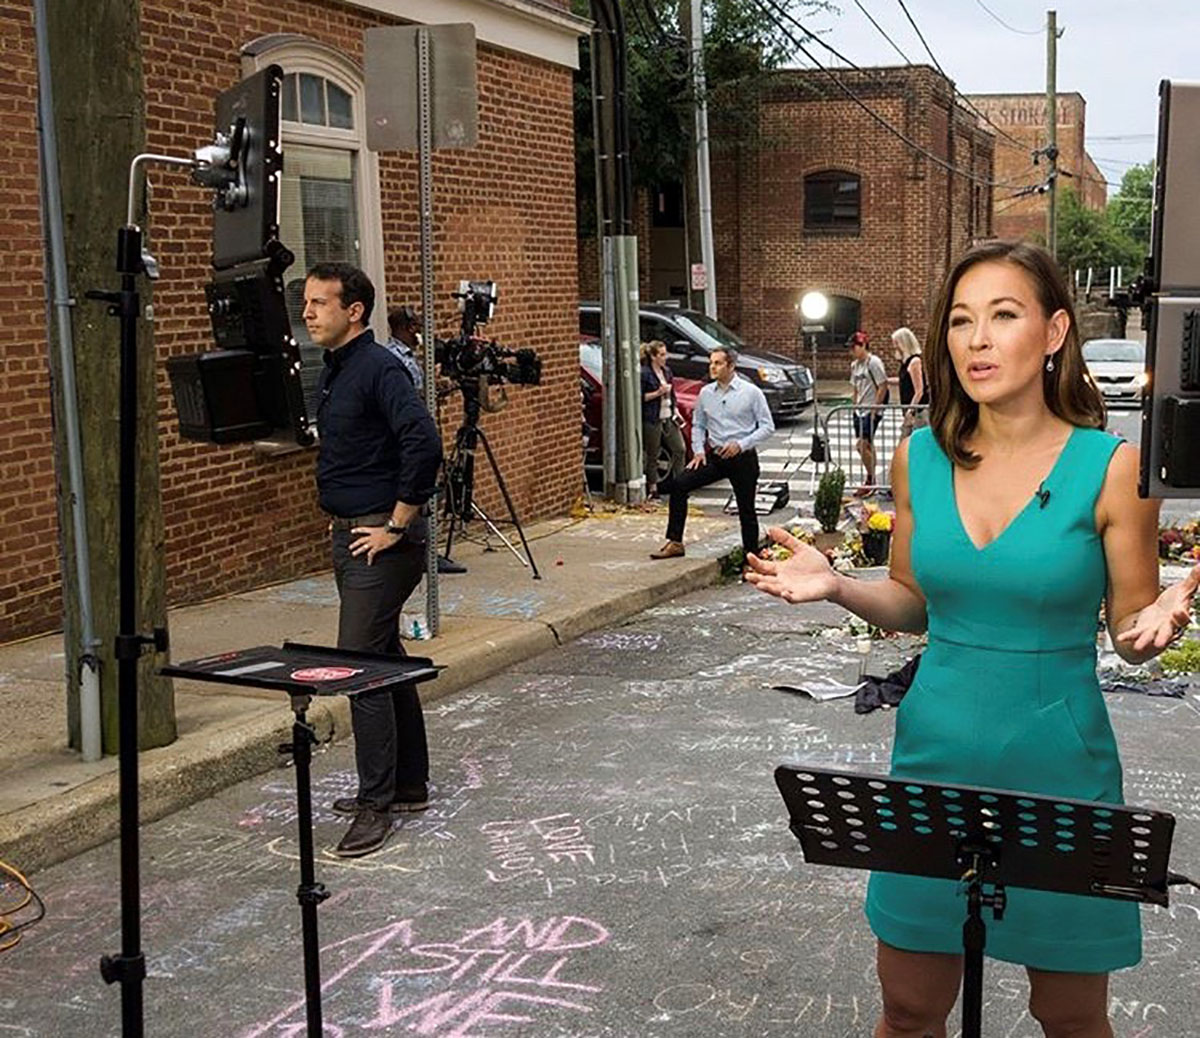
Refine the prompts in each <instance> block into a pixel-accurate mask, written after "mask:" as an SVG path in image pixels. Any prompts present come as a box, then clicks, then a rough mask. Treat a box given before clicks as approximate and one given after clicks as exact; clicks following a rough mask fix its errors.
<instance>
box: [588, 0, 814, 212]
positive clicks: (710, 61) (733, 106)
mask: <svg viewBox="0 0 1200 1038" xmlns="http://www.w3.org/2000/svg"><path fill="white" fill-rule="evenodd" d="M572 6H573V9H574V11H575V13H576V14H579V15H582V16H583V17H590V15H591V4H590V2H589V0H572ZM688 6H689V3H688V0H622V3H621V10H622V13H623V15H624V19H625V35H626V42H627V48H628V55H627V72H626V103H627V110H628V114H629V137H630V144H631V155H630V161H631V164H632V171H633V182H634V185H635V187H653V186H655V185H657V184H662V183H665V182H670V181H680V180H682V179H683V177H684V174H685V172H686V169H687V158H688V149H689V147H690V142H691V133H692V118H693V111H694V107H695V90H694V84H693V81H692V79H691V76H690V74H689V71H688V64H689V61H688V42H687V39H686V33H685V31H684V25H683V24H682V22H681V18H680V13H681V9H682V10H683V11H685V12H686V10H687V8H688ZM766 6H767V7H773V8H775V9H776V10H777V11H783V12H786V14H788V15H790V16H792V17H794V18H797V19H799V18H801V17H803V16H805V15H807V14H811V13H813V12H816V11H824V10H830V9H832V8H831V5H830V4H829V3H827V2H826V0H772V3H771V4H768V5H766ZM704 24H705V46H704V67H705V74H706V79H707V92H708V97H707V101H708V105H709V120H710V122H712V123H715V124H718V125H720V126H721V127H722V132H721V133H720V134H719V135H714V137H713V138H712V147H713V150H714V151H719V150H720V149H722V148H732V147H736V146H738V145H740V144H744V143H746V142H747V141H748V140H750V139H751V138H752V136H753V134H754V132H755V129H756V127H757V119H756V118H751V116H752V115H753V109H754V105H755V102H756V100H757V98H758V96H759V93H760V92H761V90H762V88H763V86H764V85H765V83H766V80H767V76H766V74H767V73H768V72H769V71H770V70H772V69H775V68H778V67H780V66H781V65H783V64H784V63H785V62H787V61H788V60H789V59H790V58H791V57H792V55H793V54H794V53H795V46H794V44H793V43H792V39H791V37H792V36H796V37H797V38H800V39H803V34H802V32H801V30H800V29H799V28H797V26H796V25H795V23H793V22H789V21H787V20H786V19H785V18H784V17H783V16H782V15H779V14H776V13H774V12H773V13H771V14H767V13H766V12H765V11H764V8H763V7H761V6H759V5H758V4H756V3H750V2H747V0H704ZM589 42H590V41H589V40H587V39H585V40H584V41H583V42H582V44H581V52H580V67H579V71H578V72H577V73H576V75H575V165H576V178H575V182H576V194H577V198H578V202H579V207H578V208H579V234H580V235H582V236H589V235H591V234H594V233H595V194H596V170H595V145H594V141H593V138H592V83H591V56H590V53H589ZM726 127H728V128H730V129H729V130H728V131H727V130H726V129H725V128H726Z"/></svg>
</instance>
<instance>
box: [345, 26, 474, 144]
mask: <svg viewBox="0 0 1200 1038" xmlns="http://www.w3.org/2000/svg"><path fill="white" fill-rule="evenodd" d="M421 32H424V33H427V34H428V39H429V56H430V61H429V64H430V99H429V102H430V117H431V119H430V121H431V129H432V131H433V146H434V148H473V147H474V146H475V144H476V142H477V140H478V137H479V125H478V100H477V90H476V77H475V26H473V25H470V24H466V25H427V26H418V25H395V26H383V27H380V28H374V29H367V30H366V33H365V34H364V38H365V45H364V55H363V65H364V68H363V72H364V78H365V81H366V88H367V147H368V148H369V149H370V150H371V151H417V150H418V144H419V115H420V110H419V105H420V91H419V89H418V83H417V60H418V56H417V47H418V34H419V33H421Z"/></svg>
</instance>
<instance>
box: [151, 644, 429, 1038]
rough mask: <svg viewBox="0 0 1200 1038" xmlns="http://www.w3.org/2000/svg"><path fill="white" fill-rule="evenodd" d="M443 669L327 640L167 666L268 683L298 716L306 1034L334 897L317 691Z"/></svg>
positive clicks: (293, 745)
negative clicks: (321, 935) (322, 877)
mask: <svg viewBox="0 0 1200 1038" xmlns="http://www.w3.org/2000/svg"><path fill="white" fill-rule="evenodd" d="M439 670H440V668H439V667H437V666H436V665H435V664H434V663H433V661H432V660H430V659H428V658H426V657H423V656H391V655H387V654H385V653H374V652H354V651H350V650H348V649H334V648H329V647H328V646H322V645H305V644H302V643H300V642H284V643H283V646H282V647H281V648H275V647H274V646H270V645H259V646H255V647H254V648H252V649H242V650H239V651H235V652H225V653H220V654H218V655H216V656H206V657H204V658H202V659H197V660H187V661H185V662H183V663H177V664H172V665H170V666H166V667H163V668H162V673H163V674H169V675H172V676H174V677H180V678H191V679H192V680H193V681H210V682H215V683H217V684H222V685H242V686H245V687H249V688H266V689H273V690H275V691H278V692H283V693H285V694H286V695H287V696H288V697H289V698H290V701H291V707H292V711H293V713H294V714H295V720H294V722H293V724H292V741H291V742H290V743H284V744H282V745H281V746H280V747H279V749H280V751H281V752H284V753H291V754H292V759H293V762H294V763H295V766H296V814H297V826H298V836H299V851H300V854H299V857H300V885H299V886H298V887H297V889H296V900H297V901H298V902H299V904H300V923H301V933H302V936H303V941H304V995H305V1011H306V1017H307V1034H308V1035H309V1036H310V1038H320V1035H321V1034H322V1033H323V1032H322V1022H321V964H320V963H321V960H320V954H321V953H320V944H319V942H318V937H317V907H318V906H319V905H320V904H321V902H322V901H324V900H325V899H326V898H327V897H329V892H328V891H327V890H326V889H325V885H324V884H322V883H318V882H317V881H316V874H315V871H316V870H315V863H314V851H313V834H312V828H313V825H312V777H311V767H310V766H311V762H312V745H313V743H315V742H316V741H317V739H316V735H315V733H314V732H313V730H312V727H311V726H310V725H309V724H308V720H307V717H306V712H307V710H308V707H309V704H310V702H311V700H312V697H313V696H354V695H365V694H368V693H373V694H378V693H382V692H389V691H391V690H392V689H393V688H395V687H396V686H398V685H404V684H409V683H415V682H421V681H429V680H431V679H432V678H435V677H437V675H438V671H439Z"/></svg>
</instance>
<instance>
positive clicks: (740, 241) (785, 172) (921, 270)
mask: <svg viewBox="0 0 1200 1038" xmlns="http://www.w3.org/2000/svg"><path fill="white" fill-rule="evenodd" d="M843 78H844V79H846V80H847V82H848V83H849V84H850V85H851V87H852V89H854V90H855V92H856V93H857V94H859V95H860V96H861V97H863V99H864V101H865V102H866V103H867V104H869V106H870V107H871V108H872V109H873V110H874V111H875V112H877V113H878V114H879V115H880V116H881V117H882V118H883V119H885V120H886V121H887V122H888V123H890V124H891V125H892V126H895V127H896V128H897V129H900V130H901V131H902V132H904V133H905V135H906V136H908V137H909V138H910V139H911V140H913V141H914V142H915V143H917V144H919V145H920V146H921V147H923V148H925V149H926V150H927V151H929V152H930V153H932V154H933V155H935V156H937V157H939V158H941V159H943V160H946V161H950V162H951V163H952V164H953V165H955V166H957V167H959V168H961V169H966V170H973V171H974V173H975V174H976V176H978V177H979V178H981V179H983V180H988V179H991V163H992V145H991V140H990V137H989V136H988V135H985V134H981V133H980V132H979V131H977V130H976V129H975V128H974V127H973V125H972V120H971V119H969V118H967V117H965V116H964V115H963V114H962V113H961V112H958V111H956V114H955V119H954V141H953V148H952V149H950V148H948V146H947V110H948V98H947V93H946V90H945V87H944V84H943V81H942V80H941V79H940V77H938V76H936V75H935V74H933V73H932V72H930V71H928V70H924V69H915V70H907V71H906V70H880V71H879V72H878V73H876V72H875V71H873V70H867V71H866V72H865V73H862V74H857V75H855V74H850V73H847V74H844V75H843ZM760 128H761V135H760V145H759V147H758V148H757V149H749V148H748V149H746V150H745V151H744V152H743V153H742V154H741V156H740V157H738V158H731V159H728V160H722V161H719V162H718V163H717V164H716V166H715V167H714V172H713V211H714V224H715V227H714V232H715V237H716V250H717V271H718V278H717V284H718V287H719V290H720V293H721V298H720V300H719V312H720V315H721V318H722V320H724V321H725V322H726V323H727V324H730V325H731V326H733V327H735V328H737V329H738V331H739V332H740V333H741V334H742V335H743V336H744V337H745V338H746V339H747V340H748V341H749V342H751V343H752V344H755V345H759V346H762V347H765V348H768V349H774V350H779V351H780V352H783V353H787V354H789V355H793V356H794V355H796V349H797V315H796V309H795V307H796V304H797V303H798V302H799V299H800V296H801V295H802V294H803V293H804V292H805V291H808V290H810V289H819V290H821V291H824V292H826V293H829V294H837V295H842V296H848V297H850V298H853V299H857V300H858V301H859V302H860V304H861V307H862V316H861V325H862V327H863V328H864V329H865V330H866V331H867V333H868V334H869V335H870V336H871V339H872V341H873V342H874V343H875V344H876V347H877V349H878V350H879V352H880V353H881V355H882V356H883V357H884V359H885V360H886V361H888V362H889V365H890V364H891V356H890V349H889V347H888V337H889V336H890V334H891V332H892V331H893V330H894V329H895V328H897V327H899V326H901V325H907V326H909V327H910V328H912V329H913V330H914V331H916V333H917V334H918V335H919V336H922V335H924V333H925V329H926V327H927V321H928V312H929V309H930V305H931V303H932V300H933V296H934V294H935V293H936V290H937V287H938V285H939V284H940V281H941V278H942V276H943V275H944V273H945V270H946V261H947V256H948V255H950V256H954V255H957V254H958V253H959V252H961V251H962V250H963V249H964V248H966V247H967V246H968V245H969V244H970V242H971V240H972V238H973V237H977V236H978V233H979V232H978V224H979V221H978V220H977V219H973V218H972V217H971V209H970V206H971V204H972V202H973V201H974V195H973V191H972V183H971V181H970V180H968V179H966V178H965V177H962V176H957V175H956V176H954V177H952V178H951V177H950V176H949V175H948V173H947V171H946V170H945V169H943V168H941V167H940V166H938V165H937V164H936V163H934V162H933V161H932V160H930V159H927V158H922V157H920V156H919V155H916V154H915V153H914V152H913V151H912V150H911V149H910V148H909V147H908V146H906V145H905V144H904V143H903V142H902V141H900V140H899V139H898V138H897V137H895V136H894V135H892V134H890V133H888V132H887V131H885V130H884V129H882V128H881V127H880V126H879V125H878V124H877V123H876V122H875V121H874V120H873V119H872V118H871V116H870V115H868V114H867V113H866V112H864V111H863V110H862V108H860V107H859V106H858V105H856V104H855V103H854V102H853V101H851V100H849V99H848V98H846V97H845V96H844V95H828V94H825V93H824V87H823V85H822V84H821V82H820V81H819V80H817V79H816V78H814V76H812V75H810V74H807V73H802V72H784V73H779V74H778V75H777V80H776V84H775V87H774V88H773V90H772V93H771V95H770V97H769V99H768V100H767V101H766V102H765V103H764V105H763V108H762V112H761V116H760ZM951 150H952V152H953V154H952V157H951ZM825 169H842V170H848V171H850V172H853V173H857V174H858V175H859V177H860V178H861V224H860V232H859V233H858V234H855V235H840V234H827V233H826V234H822V233H813V232H806V231H805V230H804V178H805V176H806V175H807V174H809V173H813V172H817V171H819V170H825ZM948 181H951V182H952V184H953V190H952V194H951V193H950V192H949V189H948ZM947 213H949V214H950V217H951V219H950V222H949V223H948V222H947ZM947 244H949V249H947ZM809 357H810V354H809V353H808V351H807V349H805V351H804V356H803V359H804V360H805V361H808V359H809ZM847 363H848V361H847V360H846V355H845V351H844V350H830V351H827V352H825V353H823V354H822V355H821V357H820V358H819V360H818V365H819V368H820V370H819V372H818V374H819V375H821V376H822V377H833V378H845V377H846V368H847Z"/></svg>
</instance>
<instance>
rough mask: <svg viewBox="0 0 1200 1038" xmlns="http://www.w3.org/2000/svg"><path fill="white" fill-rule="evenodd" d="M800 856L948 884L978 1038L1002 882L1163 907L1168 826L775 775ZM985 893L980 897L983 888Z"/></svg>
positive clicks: (927, 789) (886, 784)
mask: <svg viewBox="0 0 1200 1038" xmlns="http://www.w3.org/2000/svg"><path fill="white" fill-rule="evenodd" d="M775 783H776V785H778V786H779V792H780V793H781V794H783V799H784V802H785V803H786V804H787V807H788V813H789V814H790V815H791V830H792V832H793V833H794V834H795V836H796V838H797V839H798V840H799V841H800V846H801V847H802V849H803V851H804V859H805V861H808V862H811V863H813V864H817V865H840V866H842V867H843V868H853V869H873V870H875V871H877V872H900V873H904V874H907V875H910V876H928V877H931V878H934V879H950V880H957V881H958V882H960V883H962V884H963V885H964V888H965V893H966V903H967V918H966V921H965V922H964V923H963V955H964V959H963V1004H962V1034H963V1038H980V1034H981V1031H980V1027H981V1015H982V1007H983V950H984V946H985V943H986V938H987V934H986V929H985V927H984V922H983V909H984V908H985V907H987V908H990V909H991V910H992V917H993V919H996V920H999V919H1001V918H1002V917H1003V914H1004V908H1005V901H1006V895H1005V887H1006V886H1014V887H1028V888H1030V889H1033V890H1050V891H1055V892H1057V893H1062V894H1085V895H1088V896H1091V897H1107V898H1115V899H1117V900H1120V901H1138V902H1146V903H1149V904H1154V905H1166V904H1167V887H1168V885H1169V884H1170V883H1176V882H1190V881H1188V880H1185V879H1184V878H1183V877H1178V876H1175V875H1174V874H1172V873H1169V872H1168V869H1167V865H1168V859H1169V858H1170V854H1171V837H1172V835H1173V834H1174V831H1175V819H1174V817H1173V816H1172V815H1169V814H1164V813H1163V812H1161V811H1151V810H1148V809H1146V808H1140V807H1126V806H1125V805H1123V804H1104V803H1095V802H1093V801H1090V800H1070V799H1067V798H1061V797H1060V798H1052V797H1045V796H1036V795H1034V794H1031V793H1020V792H1014V791H1012V790H1005V789H985V788H981V787H977V786H948V785H942V784H939V783H934V782H919V781H910V780H906V779H893V778H887V777H886V776H881V775H874V774H867V773H855V772H851V771H833V770H829V769H826V768H813V767H807V766H804V765H800V764H784V765H781V766H779V767H778V768H776V769H775ZM985 884H987V885H988V886H989V887H991V888H992V890H991V891H985V890H984V889H983V888H984V885H985Z"/></svg>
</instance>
